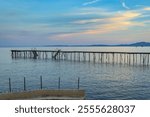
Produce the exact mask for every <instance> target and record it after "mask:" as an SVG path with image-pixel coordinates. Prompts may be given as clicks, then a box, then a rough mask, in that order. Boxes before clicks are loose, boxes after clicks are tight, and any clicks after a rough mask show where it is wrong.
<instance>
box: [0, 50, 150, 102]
mask: <svg viewBox="0 0 150 117" xmlns="http://www.w3.org/2000/svg"><path fill="white" fill-rule="evenodd" d="M33 48H34V49H35V47H19V48H17V47H12V48H7V47H5V48H2V47H1V48H0V93H7V92H9V78H10V79H11V88H12V89H11V90H12V92H20V91H23V89H24V77H25V79H26V88H27V90H29V91H30V90H37V89H40V77H41V76H42V81H43V82H42V83H43V89H58V80H59V78H60V88H61V89H77V88H78V79H80V80H79V88H80V89H83V90H85V93H86V96H85V99H87V100H149V99H150V65H148V66H140V65H126V64H122V65H120V64H104V63H94V62H83V61H70V60H53V59H21V58H20V59H12V57H11V50H12V49H19V50H23V49H33ZM36 49H40V50H56V49H61V50H70V51H71V50H74V51H75V50H80V51H82V50H83V51H100V52H108V51H109V52H150V47H36Z"/></svg>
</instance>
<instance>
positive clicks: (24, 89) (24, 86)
mask: <svg viewBox="0 0 150 117" xmlns="http://www.w3.org/2000/svg"><path fill="white" fill-rule="evenodd" d="M24 91H26V78H25V77H24Z"/></svg>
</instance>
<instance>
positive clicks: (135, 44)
mask: <svg viewBox="0 0 150 117" xmlns="http://www.w3.org/2000/svg"><path fill="white" fill-rule="evenodd" d="M92 46H141V47H143V46H150V42H136V43H131V44H116V45H102V44H95V45H92Z"/></svg>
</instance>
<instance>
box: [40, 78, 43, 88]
mask: <svg viewBox="0 0 150 117" xmlns="http://www.w3.org/2000/svg"><path fill="white" fill-rule="evenodd" d="M40 84H41V85H40V86H41V89H43V84H42V76H40Z"/></svg>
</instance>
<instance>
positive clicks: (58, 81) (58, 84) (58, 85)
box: [58, 77, 60, 89]
mask: <svg viewBox="0 0 150 117" xmlns="http://www.w3.org/2000/svg"><path fill="white" fill-rule="evenodd" d="M58 89H60V77H59V78H58Z"/></svg>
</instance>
